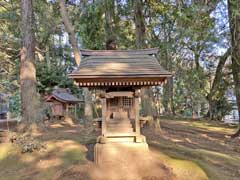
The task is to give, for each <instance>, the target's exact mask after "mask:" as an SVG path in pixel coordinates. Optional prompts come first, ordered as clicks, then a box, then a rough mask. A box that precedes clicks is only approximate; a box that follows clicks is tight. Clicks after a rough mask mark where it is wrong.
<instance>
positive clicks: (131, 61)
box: [71, 55, 171, 77]
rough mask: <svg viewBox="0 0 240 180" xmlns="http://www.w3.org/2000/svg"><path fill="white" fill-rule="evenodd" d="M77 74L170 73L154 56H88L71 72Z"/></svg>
mask: <svg viewBox="0 0 240 180" xmlns="http://www.w3.org/2000/svg"><path fill="white" fill-rule="evenodd" d="M72 75H77V76H98V77H101V76H102V77H108V76H140V75H142V76H147V75H171V74H170V73H169V72H168V71H166V70H164V69H163V68H162V67H161V66H160V64H159V63H158V61H157V59H156V58H155V57H154V56H146V55H145V56H90V57H86V58H84V59H83V60H82V62H81V64H80V66H79V68H78V69H77V70H76V71H74V72H72V74H71V76H72Z"/></svg>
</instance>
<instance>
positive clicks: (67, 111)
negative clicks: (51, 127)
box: [66, 104, 69, 117]
mask: <svg viewBox="0 0 240 180" xmlns="http://www.w3.org/2000/svg"><path fill="white" fill-rule="evenodd" d="M68 114H69V113H68V104H66V116H67V117H68Z"/></svg>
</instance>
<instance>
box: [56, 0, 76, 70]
mask: <svg viewBox="0 0 240 180" xmlns="http://www.w3.org/2000/svg"><path fill="white" fill-rule="evenodd" d="M59 7H60V13H61V17H62V20H63V23H64V26H65V29H66V31H67V32H68V34H69V39H70V43H71V45H72V47H73V53H74V57H75V61H76V64H77V66H79V64H80V62H81V55H80V51H79V49H78V43H77V39H76V37H75V33H74V27H73V25H72V23H71V22H70V20H69V18H68V14H67V10H66V5H65V0H59Z"/></svg>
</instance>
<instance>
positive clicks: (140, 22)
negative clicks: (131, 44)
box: [133, 0, 146, 49]
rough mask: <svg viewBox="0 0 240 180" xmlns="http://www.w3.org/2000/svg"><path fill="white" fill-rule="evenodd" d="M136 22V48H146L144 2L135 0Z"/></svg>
mask: <svg viewBox="0 0 240 180" xmlns="http://www.w3.org/2000/svg"><path fill="white" fill-rule="evenodd" d="M133 3H134V4H133V6H134V22H135V34H136V46H137V48H139V49H141V48H145V47H146V42H145V40H146V32H145V31H146V28H145V20H144V16H143V12H142V11H143V2H142V0H134V1H133Z"/></svg>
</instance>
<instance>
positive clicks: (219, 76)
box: [207, 49, 230, 120]
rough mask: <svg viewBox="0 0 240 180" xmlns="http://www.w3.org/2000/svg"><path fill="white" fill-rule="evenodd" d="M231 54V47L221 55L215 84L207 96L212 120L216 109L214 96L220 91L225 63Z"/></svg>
mask: <svg viewBox="0 0 240 180" xmlns="http://www.w3.org/2000/svg"><path fill="white" fill-rule="evenodd" d="M229 55H230V49H228V50H227V51H226V53H225V54H224V55H223V56H221V57H220V59H219V63H218V65H217V69H216V72H215V77H214V80H213V84H212V87H211V90H210V93H209V94H208V96H207V99H208V103H209V118H210V119H211V120H212V119H213V114H214V113H213V109H214V96H215V94H216V93H217V91H218V87H219V83H220V81H221V79H222V76H223V74H222V70H223V67H224V65H225V63H226V61H227V58H228V57H229Z"/></svg>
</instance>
